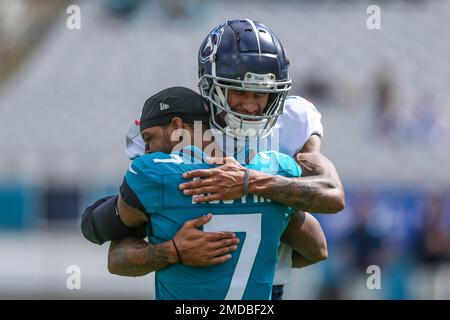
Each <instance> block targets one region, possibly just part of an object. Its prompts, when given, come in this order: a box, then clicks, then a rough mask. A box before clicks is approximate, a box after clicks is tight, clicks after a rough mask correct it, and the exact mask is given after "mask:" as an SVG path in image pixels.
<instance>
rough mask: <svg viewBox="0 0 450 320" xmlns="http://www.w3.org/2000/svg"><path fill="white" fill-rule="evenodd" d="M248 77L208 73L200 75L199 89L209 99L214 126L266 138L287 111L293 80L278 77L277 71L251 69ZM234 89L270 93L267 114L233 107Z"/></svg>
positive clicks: (243, 136) (233, 133) (230, 133)
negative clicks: (263, 72)
mask: <svg viewBox="0 0 450 320" xmlns="http://www.w3.org/2000/svg"><path fill="white" fill-rule="evenodd" d="M244 78H245V79H244V80H235V79H228V78H223V77H214V76H212V75H208V74H205V75H203V76H201V77H200V80H199V89H200V92H201V94H202V96H203V97H204V98H205V99H206V100H208V102H209V105H210V109H211V110H210V111H211V125H212V127H214V128H216V129H219V130H221V131H222V132H223V133H225V134H226V135H228V136H230V137H233V138H236V139H246V138H259V139H263V138H265V137H267V136H268V135H269V134H270V133H271V132H272V130H273V128H274V126H275V124H276V121H277V119H278V117H279V116H280V115H281V114H282V113H283V106H284V101H285V99H286V96H287V93H288V91H289V89H290V87H291V81H290V80H286V81H276V80H275V76H274V75H273V74H265V75H261V74H254V73H250V72H247V73H246V74H245V76H244ZM230 89H232V90H238V91H245V92H258V93H267V94H269V101H268V104H267V106H266V107H265V109H264V112H263V114H262V115H248V114H242V113H239V112H236V111H233V110H232V109H231V108H230V106H229V105H228V101H227V97H228V90H230Z"/></svg>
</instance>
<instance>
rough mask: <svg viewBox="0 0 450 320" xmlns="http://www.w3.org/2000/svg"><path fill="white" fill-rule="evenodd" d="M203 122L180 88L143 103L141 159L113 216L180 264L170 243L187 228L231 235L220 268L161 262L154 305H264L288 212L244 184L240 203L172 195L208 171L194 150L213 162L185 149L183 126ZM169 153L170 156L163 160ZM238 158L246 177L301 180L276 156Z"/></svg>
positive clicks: (114, 261)
mask: <svg viewBox="0 0 450 320" xmlns="http://www.w3.org/2000/svg"><path fill="white" fill-rule="evenodd" d="M208 119H209V114H208V112H207V111H206V108H205V101H204V100H203V98H202V97H201V96H200V95H198V94H197V93H195V92H193V91H191V90H189V89H186V88H181V87H176V88H170V89H166V90H163V91H161V92H159V93H158V94H156V95H154V96H153V97H151V98H150V99H148V100H147V101H146V104H145V105H144V109H143V112H142V116H141V129H142V133H143V138H144V140H145V141H146V144H147V152H148V153H147V154H145V155H143V156H140V157H138V158H137V159H135V160H134V161H133V162H132V163H131V164H130V167H129V169H128V171H127V173H126V175H125V178H124V182H123V184H122V186H121V190H120V191H121V192H120V197H119V199H118V212H119V214H120V217H121V219H123V220H124V221H126V224H127V225H135V226H138V225H140V224H142V223H145V222H150V223H149V224H148V225H149V230H148V235H149V240H150V242H151V243H155V244H164V243H165V244H166V247H165V248H166V250H167V251H173V250H175V251H177V255H176V256H177V260H178V262H183V252H178V249H177V245H176V241H177V240H176V239H175V238H174V235H175V234H176V233H177V231H178V230H179V229H180V228H181V226H183V224H184V223H185V222H186V221H188V220H192V219H195V218H198V217H201V216H203V215H206V214H208V213H209V212H212V213H213V214H214V219H212V220H211V221H210V223H208V224H206V225H205V227H204V230H205V231H221V230H227V231H233V232H235V233H236V234H237V239H236V243H237V248H235V249H237V250H236V251H235V253H233V255H232V257H229V258H230V259H229V260H228V261H227V262H226V263H223V264H219V265H216V266H210V267H204V268H199V267H192V266H189V265H187V264H186V263H174V262H176V261H168V264H171V265H170V266H169V267H166V268H164V269H162V270H159V271H157V273H156V278H155V281H156V298H157V299H269V298H270V295H271V286H272V281H273V276H274V272H275V264H276V261H277V254H278V252H277V251H278V246H279V241H280V237H281V235H282V234H283V231H284V230H285V228H286V226H287V223H288V222H289V217H290V213H291V210H290V209H289V208H287V207H285V206H283V205H281V204H279V203H276V202H271V201H269V200H266V199H264V198H261V197H257V196H253V195H248V194H247V191H248V190H246V188H247V186H246V185H245V183H244V185H243V186H242V187H243V189H244V194H245V195H244V197H242V198H241V199H237V200H230V201H212V202H210V203H206V204H197V203H196V202H195V201H194V199H193V198H192V197H187V196H185V195H184V194H183V193H182V191H181V190H179V189H178V185H179V184H180V182H181V180H182V174H183V173H184V172H187V171H191V170H195V169H207V168H212V167H213V165H211V164H208V163H207V162H205V157H206V156H207V155H206V153H205V152H204V151H202V149H203V150H205V151H206V150H216V153H215V155H216V156H217V155H218V153H217V150H220V149H218V148H217V147H215V146H214V145H215V143H214V142H212V143H211V142H207V141H205V140H204V139H198V140H197V143H198V145H192V143H193V141H195V139H192V137H193V136H194V134H193V130H192V127H191V125H189V124H188V123H191V122H192V121H195V120H198V121H201V122H202V121H203V124H204V126H203V129H207V124H208ZM177 130H178V131H181V132H183V133H182V137H183V145H182V146H180V144H178V139H172V137H173V135H174V134H175V132H176V131H177ZM197 134H198V132H197ZM201 134H202V136H203V134H204V132H203V130H202V132H201ZM174 149H178V152H176V153H173V152H172V153H170V152H171V151H173V150H174ZM243 152H245V150H244V151H243ZM237 158H239V157H237ZM245 158H246V160H247V161H246V162H247V163H245V164H244V166H245V168H247V170H248V171H247V172H250V169H251V170H259V171H264V172H266V173H269V174H278V175H283V176H286V177H298V176H300V175H301V169H300V167H299V166H298V165H297V164H296V162H295V161H294V159H293V158H291V157H289V156H286V155H283V154H280V153H277V152H263V153H258V154H256V155H254V156H253V157H252V155H251V154H247V156H246V157H245ZM322 235H323V234H322ZM143 245H145V244H143ZM222 249H223V247H218V248H217V255H218V256H222V255H223V254H224V252H223V251H222ZM294 249H295V245H294ZM227 250H228V249H227ZM225 253H226V252H225ZM172 256H173V255H172ZM123 263H124V261H120V256H119V255H116V254H115V253H114V246H113V245H112V246H111V253H110V256H109V269H110V271H114V270H115V269H120V268H123ZM151 271H153V270H151V269H148V272H151Z"/></svg>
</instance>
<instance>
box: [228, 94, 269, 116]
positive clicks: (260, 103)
mask: <svg viewBox="0 0 450 320" xmlns="http://www.w3.org/2000/svg"><path fill="white" fill-rule="evenodd" d="M268 102H269V94H268V93H260V92H250V91H238V90H231V89H230V90H228V105H229V106H230V108H231V110H233V111H236V112H239V113H243V114H246V115H252V116H260V115H262V114H263V112H264V109H265V108H266V106H267V103H268Z"/></svg>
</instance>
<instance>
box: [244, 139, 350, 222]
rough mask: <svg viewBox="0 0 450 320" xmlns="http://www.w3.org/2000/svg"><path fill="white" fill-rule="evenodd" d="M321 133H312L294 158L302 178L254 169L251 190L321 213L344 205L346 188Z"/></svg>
mask: <svg viewBox="0 0 450 320" xmlns="http://www.w3.org/2000/svg"><path fill="white" fill-rule="evenodd" d="M320 144H321V140H320V137H318V136H317V135H312V136H311V137H310V138H309V139H308V141H307V142H306V144H305V145H304V147H303V148H302V150H300V152H299V153H297V155H296V156H295V160H296V161H297V163H298V165H299V166H300V167H301V168H302V177H301V178H286V177H282V176H273V175H268V174H264V173H262V172H258V171H252V172H251V175H250V181H249V192H250V193H253V194H257V195H259V196H262V197H265V198H269V199H271V200H273V201H277V202H280V203H282V204H284V205H286V206H289V207H292V208H295V209H298V210H301V211H312V212H319V213H336V212H339V211H341V210H342V209H343V208H344V206H345V196H344V188H343V186H342V183H341V181H340V179H339V176H338V174H337V171H336V168H335V167H334V165H333V163H332V162H331V161H330V160H329V159H328V158H326V157H325V156H324V155H323V154H322V153H321V152H320Z"/></svg>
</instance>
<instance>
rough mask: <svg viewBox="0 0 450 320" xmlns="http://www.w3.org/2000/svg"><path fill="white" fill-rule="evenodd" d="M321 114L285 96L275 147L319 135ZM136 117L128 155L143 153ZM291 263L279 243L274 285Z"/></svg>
mask: <svg viewBox="0 0 450 320" xmlns="http://www.w3.org/2000/svg"><path fill="white" fill-rule="evenodd" d="M321 117H322V116H321V114H320V113H319V111H317V109H316V107H315V106H314V105H313V104H312V103H311V102H309V101H307V100H306V99H304V98H302V97H299V96H289V97H287V99H286V102H285V103H284V110H283V114H282V115H280V116H279V118H278V121H277V123H276V125H275V128H274V131H275V130H277V131H278V135H279V137H278V138H279V149H280V150H279V151H280V152H282V153H284V154H287V155H290V156H294V155H295V154H296V153H297V152H298V151H300V150H301V149H302V147H303V145H304V144H305V143H306V141H308V139H309V137H311V135H313V134H317V135H319V136H322V135H323V127H322V122H321ZM139 132H140V127H139V121H137V120H136V121H135V122H134V123H133V125H132V126H131V127H130V129H129V131H128V134H127V150H126V152H127V154H128V157H129V158H130V159H133V158H135V157H137V156H139V155H142V154H144V153H145V143H144V141H143V139H142V136H141V135H140V133H139ZM291 266H292V249H291V248H290V247H288V246H286V245H284V244H281V245H280V248H279V256H278V263H277V269H276V272H275V278H274V282H273V284H274V285H279V284H285V283H287V282H289V279H290V276H291Z"/></svg>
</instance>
